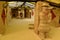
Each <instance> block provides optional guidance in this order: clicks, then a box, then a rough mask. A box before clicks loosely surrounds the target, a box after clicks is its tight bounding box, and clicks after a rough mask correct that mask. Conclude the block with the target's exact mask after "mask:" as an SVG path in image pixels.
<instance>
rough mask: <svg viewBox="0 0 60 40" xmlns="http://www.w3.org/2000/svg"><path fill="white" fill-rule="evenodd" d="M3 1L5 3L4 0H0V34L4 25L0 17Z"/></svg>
mask: <svg viewBox="0 0 60 40" xmlns="http://www.w3.org/2000/svg"><path fill="white" fill-rule="evenodd" d="M4 3H5V1H0V34H3V33H4V31H5V25H4V24H3V21H2V18H1V14H2V10H3V4H4Z"/></svg>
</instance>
